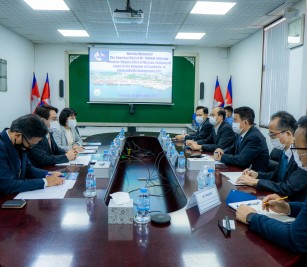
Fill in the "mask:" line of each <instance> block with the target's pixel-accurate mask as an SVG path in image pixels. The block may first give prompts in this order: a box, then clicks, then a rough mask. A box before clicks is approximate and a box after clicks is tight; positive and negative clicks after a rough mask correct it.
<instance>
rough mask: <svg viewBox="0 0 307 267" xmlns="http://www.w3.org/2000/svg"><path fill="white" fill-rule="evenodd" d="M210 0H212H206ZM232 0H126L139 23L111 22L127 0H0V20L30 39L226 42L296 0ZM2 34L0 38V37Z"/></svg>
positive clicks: (272, 17)
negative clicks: (213, 7)
mask: <svg viewBox="0 0 307 267" xmlns="http://www.w3.org/2000/svg"><path fill="white" fill-rule="evenodd" d="M42 1H43V0H42ZM211 1H213V0H211ZM216 1H218V0H216ZM222 1H224V2H236V3H237V4H236V5H235V6H234V8H232V9H231V10H230V11H229V12H228V13H227V14H226V15H225V16H214V15H196V14H190V11H191V10H192V8H193V6H194V4H195V3H196V1H191V0H131V1H130V2H131V6H132V8H133V9H137V10H138V9H142V10H143V12H144V16H145V17H144V22H143V24H114V23H113V20H112V12H113V11H114V10H115V9H116V8H117V9H125V7H126V0H65V2H66V4H67V6H68V7H69V8H70V10H69V11H37V10H32V9H31V8H30V7H29V6H28V5H27V4H26V3H25V2H24V1H23V0H7V1H4V0H0V24H1V25H3V26H4V27H7V28H9V29H10V30H12V31H14V32H16V33H18V34H19V35H21V36H23V37H25V38H26V39H28V40H30V41H32V42H33V43H113V44H118V43H126V44H128V43H136V44H168V45H189V46H202V47H231V46H232V45H233V44H235V43H237V42H239V41H240V40H242V39H244V38H246V37H247V36H249V35H251V34H252V33H254V32H255V31H257V30H258V29H260V28H262V27H263V26H264V25H266V24H268V23H269V22H271V21H273V20H275V19H277V18H278V17H279V16H280V15H281V14H282V12H283V10H284V9H285V6H291V5H293V4H294V3H295V2H298V1H296V0H290V1H289V0H288V1H287V2H288V3H287V4H284V2H285V0H222ZM57 29H69V30H80V29H84V30H86V31H87V32H88V34H89V35H90V37H88V38H80V37H69V38H67V37H63V36H62V35H61V34H60V33H59V32H58V31H57ZM179 31H181V32H206V35H205V36H204V37H203V38H202V39H201V40H176V39H175V36H176V34H177V33H178V32H179ZM0 40H1V38H0Z"/></svg>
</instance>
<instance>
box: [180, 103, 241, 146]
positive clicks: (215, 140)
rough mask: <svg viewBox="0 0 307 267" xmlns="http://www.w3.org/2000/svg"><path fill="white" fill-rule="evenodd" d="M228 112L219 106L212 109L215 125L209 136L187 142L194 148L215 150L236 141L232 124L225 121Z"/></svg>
mask: <svg viewBox="0 0 307 267" xmlns="http://www.w3.org/2000/svg"><path fill="white" fill-rule="evenodd" d="M225 116H226V112H225V110H224V109H222V108H220V107H217V108H214V109H212V111H211V114H210V119H209V121H210V123H211V124H212V125H213V128H212V130H211V133H210V135H209V137H208V138H206V139H202V140H198V141H197V142H195V141H189V140H188V141H186V144H187V145H188V146H190V147H191V149H192V150H201V151H214V150H215V149H217V148H226V147H228V146H231V145H232V144H233V143H234V142H235V137H236V135H235V133H234V132H233V130H232V128H231V126H230V125H229V124H228V123H227V122H225Z"/></svg>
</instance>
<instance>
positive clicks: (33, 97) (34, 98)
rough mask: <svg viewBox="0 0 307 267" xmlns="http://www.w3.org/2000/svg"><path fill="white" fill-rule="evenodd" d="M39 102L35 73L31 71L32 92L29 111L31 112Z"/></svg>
mask: <svg viewBox="0 0 307 267" xmlns="http://www.w3.org/2000/svg"><path fill="white" fill-rule="evenodd" d="M39 102H40V94H39V90H38V85H37V81H36V78H35V74H34V73H33V82H32V92H31V112H32V113H33V112H34V111H35V109H36V107H37V106H38V104H39Z"/></svg>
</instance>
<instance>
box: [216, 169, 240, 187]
mask: <svg viewBox="0 0 307 267" xmlns="http://www.w3.org/2000/svg"><path fill="white" fill-rule="evenodd" d="M221 174H222V175H224V176H226V177H227V179H228V181H229V182H230V183H232V184H233V185H244V184H242V183H241V184H240V183H237V180H238V178H239V177H240V176H241V175H242V172H221Z"/></svg>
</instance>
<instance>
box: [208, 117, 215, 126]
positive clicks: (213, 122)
mask: <svg viewBox="0 0 307 267" xmlns="http://www.w3.org/2000/svg"><path fill="white" fill-rule="evenodd" d="M209 122H210V123H211V124H212V125H215V124H216V118H215V117H211V116H210V117H209Z"/></svg>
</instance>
